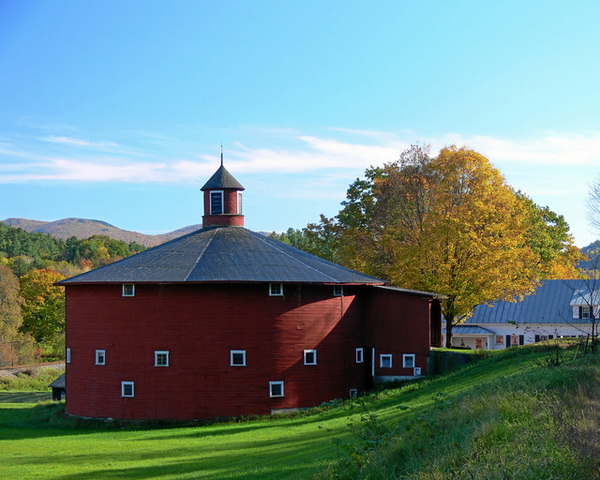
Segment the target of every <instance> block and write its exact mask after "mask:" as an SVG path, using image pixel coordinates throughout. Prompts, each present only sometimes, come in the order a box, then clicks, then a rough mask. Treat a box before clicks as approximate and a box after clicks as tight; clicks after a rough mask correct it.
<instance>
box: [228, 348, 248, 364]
mask: <svg viewBox="0 0 600 480" xmlns="http://www.w3.org/2000/svg"><path fill="white" fill-rule="evenodd" d="M229 365H230V366H232V367H245V366H246V350H230V351H229Z"/></svg>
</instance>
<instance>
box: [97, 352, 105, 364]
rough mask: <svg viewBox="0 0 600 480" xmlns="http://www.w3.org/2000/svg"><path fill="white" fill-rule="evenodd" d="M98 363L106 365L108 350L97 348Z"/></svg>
mask: <svg viewBox="0 0 600 480" xmlns="http://www.w3.org/2000/svg"><path fill="white" fill-rule="evenodd" d="M96 365H106V350H96Z"/></svg>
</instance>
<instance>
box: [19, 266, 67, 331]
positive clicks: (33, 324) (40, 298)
mask: <svg viewBox="0 0 600 480" xmlns="http://www.w3.org/2000/svg"><path fill="white" fill-rule="evenodd" d="M64 278H65V277H63V276H62V275H61V274H60V273H58V272H55V271H53V270H48V269H40V270H33V271H31V272H29V273H27V274H25V275H23V276H22V277H21V278H20V287H21V290H20V291H21V296H22V297H23V299H24V302H23V305H22V314H23V325H22V326H21V330H22V331H23V332H25V333H29V334H31V335H32V336H33V337H34V338H35V340H36V341H37V342H53V341H55V340H56V337H57V335H62V334H63V333H64V329H65V297H64V291H63V289H62V288H61V287H57V286H55V285H54V283H55V282H58V281H60V280H62V279H64Z"/></svg>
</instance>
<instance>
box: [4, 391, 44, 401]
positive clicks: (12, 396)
mask: <svg viewBox="0 0 600 480" xmlns="http://www.w3.org/2000/svg"><path fill="white" fill-rule="evenodd" d="M46 400H52V393H51V392H0V403H37V402H42V401H46Z"/></svg>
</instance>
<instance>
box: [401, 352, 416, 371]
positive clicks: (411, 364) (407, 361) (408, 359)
mask: <svg viewBox="0 0 600 480" xmlns="http://www.w3.org/2000/svg"><path fill="white" fill-rule="evenodd" d="M402 368H415V354H414V353H405V354H404V355H402Z"/></svg>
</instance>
